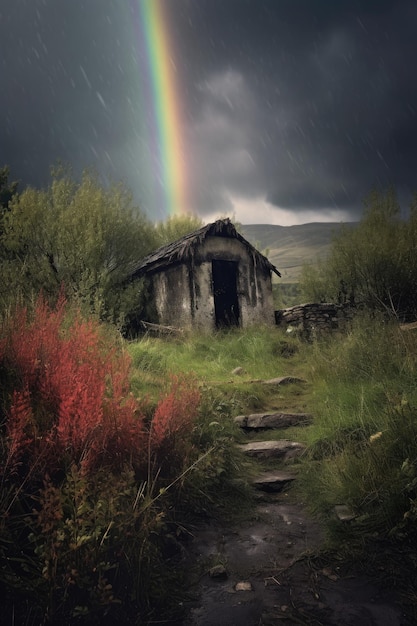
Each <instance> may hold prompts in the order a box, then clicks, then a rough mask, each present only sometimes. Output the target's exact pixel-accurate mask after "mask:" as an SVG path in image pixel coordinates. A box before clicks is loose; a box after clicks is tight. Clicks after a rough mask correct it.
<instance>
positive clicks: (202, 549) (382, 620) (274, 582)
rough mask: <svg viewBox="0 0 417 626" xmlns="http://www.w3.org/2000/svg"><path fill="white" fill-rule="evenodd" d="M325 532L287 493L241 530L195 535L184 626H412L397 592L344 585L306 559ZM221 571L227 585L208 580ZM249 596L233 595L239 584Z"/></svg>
mask: <svg viewBox="0 0 417 626" xmlns="http://www.w3.org/2000/svg"><path fill="white" fill-rule="evenodd" d="M322 541H323V533H322V530H321V528H320V525H319V524H318V523H317V522H316V521H314V520H312V519H311V518H310V517H309V516H308V514H307V512H306V511H305V509H304V507H303V506H302V505H300V504H296V503H294V502H292V501H291V498H290V497H289V496H288V494H286V493H282V494H280V495H279V496H276V499H275V500H274V501H271V502H264V503H259V504H258V505H257V506H256V510H255V514H254V516H253V519H252V520H251V521H247V522H244V523H242V524H241V525H240V526H239V527H238V528H237V527H233V528H228V527H224V526H222V527H221V526H218V527H216V526H211V527H209V528H206V529H202V530H200V531H198V532H197V533H196V535H195V538H194V540H193V542H192V545H191V547H190V555H189V557H190V562H194V563H195V562H197V563H199V564H200V565H201V567H202V572H203V573H202V575H201V578H200V579H199V582H198V585H197V589H195V592H196V597H197V600H196V602H195V603H194V604H193V605H192V606H190V610H189V616H188V618H187V620H186V621H185V622H184V625H185V626H282V625H285V624H305V625H306V626H310V625H311V626H320V625H321V626H409V625H411V623H412V622H407V620H406V618H405V616H404V615H403V613H402V610H401V607H400V606H399V605H398V603H397V602H396V598H395V595H394V594H393V593H392V594H390V593H388V594H387V593H386V592H381V590H380V589H378V588H377V587H376V586H375V585H374V584H372V582H371V581H370V580H368V579H367V578H366V577H365V576H357V577H349V578H343V577H342V576H341V575H340V572H339V573H337V572H333V571H330V570H326V569H323V570H320V569H317V567H314V565H313V564H312V562H311V561H310V560H309V558H308V557H309V555H312V554H313V553H314V551H315V550H317V548H318V547H319V546H320V545H321V544H322ZM218 564H222V565H224V566H225V567H226V570H227V579H226V580H219V579H216V578H211V577H210V575H209V569H210V567H212V566H213V565H218ZM243 581H245V582H250V583H251V586H252V590H251V591H235V585H236V584H237V583H239V582H243Z"/></svg>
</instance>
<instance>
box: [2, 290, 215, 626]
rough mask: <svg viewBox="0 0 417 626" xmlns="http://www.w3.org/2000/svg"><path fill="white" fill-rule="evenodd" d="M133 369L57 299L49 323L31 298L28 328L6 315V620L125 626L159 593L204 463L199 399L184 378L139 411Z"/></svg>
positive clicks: (18, 313)
mask: <svg viewBox="0 0 417 626" xmlns="http://www.w3.org/2000/svg"><path fill="white" fill-rule="evenodd" d="M130 365H131V364H130V357H129V355H128V354H127V352H125V351H123V350H122V348H121V345H120V343H119V344H118V343H117V341H116V339H115V335H113V334H112V333H110V334H109V331H108V330H107V332H106V333H104V332H103V329H102V327H101V326H100V325H99V324H98V323H97V322H96V321H92V320H86V319H84V318H83V317H82V316H81V315H80V314H79V313H78V312H77V311H74V310H73V309H71V310H68V309H67V306H66V303H65V301H64V299H63V298H60V300H59V302H58V305H57V306H56V307H55V308H54V309H51V308H50V307H49V306H48V305H47V304H46V303H45V301H44V300H43V299H42V298H39V299H38V301H37V303H36V306H35V308H34V311H33V313H32V314H30V313H29V311H28V310H27V309H26V308H17V309H16V310H15V311H14V312H13V314H10V315H8V316H7V317H6V318H5V319H4V321H3V323H2V325H1V329H0V371H1V375H2V380H3V385H2V397H1V405H0V410H1V416H2V420H1V421H2V425H1V426H2V432H1V449H0V452H1V455H2V465H1V470H0V471H1V475H0V481H1V497H0V515H1V517H0V556H1V561H2V567H1V569H0V584H1V588H2V594H3V596H4V597H5V599H6V605H7V610H10V614H9V615H10V616H11V615H12V613H14V614H15V615H17V616H18V618H19V619H20V618H22V619H23V613H22V615H20V611H21V610H22V611H23V610H24V611H25V615H26V619H28V621H30V619H29V618H28V617H27V616H28V615H29V613H32V615H33V618H32V621H33V623H41V622H42V620H43V619H44V620H45V622H53V623H55V622H56V623H60V624H62V623H73V621H72V620H75V619H78V618H79V619H83V618H86V619H88V620H92V619H93V616H94V615H95V616H97V619H99V620H101V622H102V620H103V619H104V618H105V616H106V615H109V616H112V618H111V619H113V618H114V615H115V614H116V615H118V616H119V619H121V617H120V616H121V615H122V616H123V620H125V621H124V623H128V622H129V619H130V617H129V611H133V613H134V614H135V615H136V614H138V613H140V611H143V610H144V609H146V606H147V601H148V599H149V598H150V597H155V594H157V593H160V591H159V592H158V591H157V589H158V587H159V586H160V585H159V583H160V581H159V579H158V577H160V575H161V574H160V572H161V571H163V568H162V567H161V558H162V554H163V549H164V548H163V546H164V541H163V538H164V535H165V534H168V532H167V525H169V524H170V523H172V520H171V522H170V521H169V517H167V510H168V506H171V503H172V501H173V498H174V500H175V493H174V492H175V489H180V488H182V487H183V484H184V480H185V477H186V475H187V473H189V471H190V469H189V468H190V467H191V466H195V467H196V466H198V462H199V457H200V456H203V458H204V453H205V450H201V448H199V447H198V446H197V445H195V443H194V441H193V437H194V433H193V431H194V429H195V427H196V424H197V422H198V410H199V404H200V392H199V390H198V387H197V384H196V381H195V380H194V379H192V378H189V377H187V376H185V375H184V376H182V377H176V378H173V379H172V380H171V382H170V383H169V384H167V386H166V391H165V393H164V395H163V397H162V398H161V399H160V400H159V401H157V402H156V403H155V404H153V405H151V404H150V403H149V402H148V401H146V400H138V399H137V398H135V397H134V396H133V395H132V394H131V393H130ZM187 463H189V466H188V467H187V465H186V464H187ZM180 478H181V479H182V480H179V479H180ZM165 500H166V502H165ZM164 502H165V504H164ZM20 597H21V598H22V601H21V602H19V598H20ZM29 607H30V608H29ZM115 612H116V613H115ZM40 616H42V619H41V618H40ZM43 616H45V618H44V617H43ZM10 619H11V617H10ZM109 619H110V617H109ZM114 619H116V618H114ZM89 623H90V622H89Z"/></svg>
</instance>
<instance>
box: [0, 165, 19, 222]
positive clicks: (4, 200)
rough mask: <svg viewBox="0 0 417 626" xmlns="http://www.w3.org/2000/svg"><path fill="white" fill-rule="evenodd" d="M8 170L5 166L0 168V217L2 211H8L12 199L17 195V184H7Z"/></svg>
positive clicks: (15, 182)
mask: <svg viewBox="0 0 417 626" xmlns="http://www.w3.org/2000/svg"><path fill="white" fill-rule="evenodd" d="M9 176H10V168H9V167H8V166H7V165H4V166H3V167H0V208H1V209H2V211H1V213H0V215H1V216H2V215H3V210H4V209H6V210H7V209H8V207H9V203H10V202H11V200H12V199H13V197H14V196H15V195H16V194H17V186H18V182H17V181H14V182H12V183H11V182H9Z"/></svg>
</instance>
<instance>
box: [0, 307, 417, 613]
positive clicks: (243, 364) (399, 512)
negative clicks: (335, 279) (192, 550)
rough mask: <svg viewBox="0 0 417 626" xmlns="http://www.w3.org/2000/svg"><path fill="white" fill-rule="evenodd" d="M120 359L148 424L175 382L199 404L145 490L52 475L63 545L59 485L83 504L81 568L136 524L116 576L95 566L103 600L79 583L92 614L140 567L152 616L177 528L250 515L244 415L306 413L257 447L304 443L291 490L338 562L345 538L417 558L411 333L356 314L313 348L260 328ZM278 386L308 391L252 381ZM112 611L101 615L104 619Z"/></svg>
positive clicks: (139, 346)
mask: <svg viewBox="0 0 417 626" xmlns="http://www.w3.org/2000/svg"><path fill="white" fill-rule="evenodd" d="M127 350H128V351H129V353H130V355H131V357H132V360H133V377H132V381H131V390H132V392H133V394H134V396H137V397H138V398H141V399H143V398H145V397H146V398H148V402H147V406H148V411H149V419H151V418H152V415H154V410H155V407H156V405H157V404H158V402H159V401H160V399H161V394H163V393H164V390H165V389H166V385H167V381H168V380H169V379H170V376H171V375H172V374H176V375H185V376H187V375H192V377H193V378H194V379H196V380H197V383H198V388H199V393H200V394H201V403H200V405H199V410H198V415H196V416H195V420H194V421H193V424H192V429H191V431H190V432H189V433H188V435H187V438H186V441H185V439H184V441H183V439H182V438H177V441H176V444H175V445H176V446H178V448H175V449H174V453H175V454H174V456H172V462H171V461H169V458H168V457H169V455H170V454H171V452H170V450H167V451H166V452H167V455H168V456H167V457H166V459H168V461H167V462H166V463H165V465H164V467H163V468H162V465H161V467H159V468H158V467H149V469H148V480H146V477H145V478H144V477H141V483H140V485H139V488H138V485H137V476H136V475H135V473H134V472H133V471H130V473H129V472H128V473H123V475H122V476H121V477H120V481H122V482H123V484H124V486H123V487H122V485H121V483H120V484H119V483H117V481H116V482H115V479H112V480H111V481H110V482H109V484H108V483H107V480H108V476H107V473H104V474H100V473H98V474H97V475H96V476H94V477H92V478H91V481H90V483H88V484H85V482H84V478H83V477H82V476H78V475H76V474H74V476H72V475H71V476H72V478H71V476H70V475H69V474H68V476H67V477H66V479H65V480H64V479H63V477H61V478H60V476H61V475H59V476H58V478H56V479H55V483H54V484H51V485H50V486H49V491H48V490H46V491H45V490H43V491H42V492H41V495H42V494H43V495H42V497H43V498H44V500H45V503H46V504H48V507H49V510H50V515H51V516H52V518H51V519H53V520H54V521H53V524H54V526H53V527H54V528H55V527H56V528H55V531H54V532H56V533H57V536H58V535H59V536H60V537H61V535H62V536H64V534H62V533H63V530H62V528H61V526H65V525H66V524H67V520H66V518H65V517H60V516H57V515H56V511H55V508H56V507H58V505H59V506H61V505H60V504H59V502H58V501H57V502H55V499H54V498H55V495H57V493H58V490H61V492H62V494H61V495H62V498H64V499H63V502H64V503H67V504H65V506H68V507H69V506H72V505H73V500H74V497H73V495H72V492H71V493H70V491H69V486H68V485H70V484H71V485H72V484H74V489H75V491H76V494H78V495H77V498H80V499H81V500H82V501H83V506H84V509H83V510H84V514H83V516H82V519H81V518H80V519H78V518H77V516H75V518H74V519H77V523H79V524H81V522H82V523H83V524H84V525H85V533H84V534H83V536H84V535H85V538H84V539H83V541H85V543H84V544H83V550H85V551H86V554H87V556H88V559H87V560H88V562H90V553H89V552H88V550H90V551H91V554H95V553H96V552H97V553H98V552H99V551H100V550H101V549H102V548H103V550H104V549H105V548H106V546H105V541H104V539H103V538H104V537H105V538H106V541H107V540H108V536H109V532H110V529H111V533H112V535H114V538H115V539H114V541H115V546H116V547H117V549H118V550H119V543H120V545H121V546H124V543H123V542H124V540H125V536H126V534H127V532H128V533H130V532H133V530H132V529H133V527H134V532H133V535H132V536H135V537H136V540H135V542H134V545H133V548H134V549H133V548H132V546H130V548H129V549H130V557H129V558H130V561H129V562H128V563H127V564H126V566H125V567H126V571H124V570H123V568H122V566H121V565H120V564H119V562H118V560H117V558H116V557H115V554H116V553H114V554H113V553H112V555H113V557H114V559H115V560H114V562H113V561H109V563H107V561H105V560H103V563H104V564H105V566H106V568H107V567H108V568H109V570H108V571H109V572H110V573H107V570H104V571H103V578H102V580H103V585H104V587H103V589H102V590H101V591H100V590H99V589H98V587H97V584H96V582H95V579H94V580H93V578H91V575H90V574H89V575H90V578H91V580H92V581H93V582H94V584H95V585H96V587H94V585H93V582H91V581H90V579H89V580H88V581H87V582H88V584H89V585H90V582H91V585H93V588H94V590H95V591H94V593H98V591H100V593H101V592H102V593H103V594H104V595H102V596H100V597H99V602H98V604H97V607H96V608H97V611H98V612H99V614H102V613H103V606H104V608H105V609H106V610H107V608H106V607H107V605H106V604H105V603H106V602H110V600H109V599H108V598H107V595H106V593H107V591H108V589H107V588H108V583H107V585H106V584H105V582H106V580H111V581H112V583H113V584H114V586H115V587H114V588H115V589H116V585H117V583H118V578H117V576H116V573H118V574H117V575H118V576H119V578H120V581H121V580H122V578H123V580H124V577H126V579H129V576H130V570H129V568H130V567H131V566H132V564H133V563H134V559H136V560H137V561H138V563H140V564H141V565H140V568H139V569H140V572H139V570H138V572H139V573H137V575H136V578H137V580H136V583H135V585H136V594H137V597H145V596H146V598H147V603H148V604H149V606H153V605H155V603H157V604H161V606H162V605H163V603H164V598H163V597H162V596H163V595H164V594H165V595H167V596H168V595H169V594H170V589H171V588H172V585H173V583H172V582H170V581H169V576H168V579H167V580H165V577H164V575H163V571H164V568H163V566H162V563H163V561H164V559H165V557H167V558H168V560H169V559H173V562H174V561H175V558H176V555H177V554H178V542H179V540H180V539H181V537H182V536H183V535H184V534H187V532H189V531H188V530H187V529H189V528H192V527H193V524H196V523H198V522H199V521H200V522H201V520H208V519H209V518H210V517H213V516H221V517H222V518H224V517H226V518H227V517H228V516H229V517H230V518H233V515H235V514H236V512H237V514H238V515H240V516H242V515H244V514H246V510H247V512H248V515H250V514H251V510H250V507H251V503H252V499H251V490H250V488H249V481H250V478H251V477H252V476H253V475H254V473H255V471H256V472H258V471H259V470H260V469H262V467H259V462H258V461H254V460H248V459H247V458H244V457H243V454H242V453H241V451H240V450H239V448H238V446H237V445H235V444H237V443H242V442H244V441H247V440H248V439H250V438H251V437H252V436H251V435H248V434H247V433H244V432H243V431H242V430H241V429H239V428H238V427H237V426H236V425H235V423H234V420H233V418H234V417H235V416H237V415H239V414H242V413H245V414H247V413H255V412H271V411H282V412H286V411H287V412H307V413H311V414H312V415H313V422H312V423H311V424H310V425H308V426H304V427H302V428H301V427H293V428H288V429H287V430H285V431H266V432H262V433H256V434H255V435H254V436H255V437H256V438H257V439H281V438H287V439H292V440H296V441H300V442H301V443H304V444H306V446H307V452H306V454H305V455H304V456H302V457H301V459H298V460H297V461H296V463H297V469H298V480H297V481H296V486H295V488H294V491H293V493H294V495H295V496H297V497H300V498H302V500H303V501H304V502H306V503H308V504H309V506H310V508H311V510H312V511H314V513H315V514H316V515H317V516H319V517H320V518H321V519H323V520H324V521H325V523H327V524H328V527H329V531H330V534H331V536H332V537H333V538H334V539H335V540H336V541H337V542H339V543H338V549H339V548H340V552H343V550H342V548H341V546H342V544H343V542H344V543H345V544H346V545H348V544H349V545H351V542H352V541H353V540H354V541H356V542H357V544H358V545H360V546H362V548H363V546H364V545H366V542H368V541H370V540H372V541H375V538H376V537H378V538H384V540H389V541H392V540H393V539H395V540H396V541H402V542H407V545H408V546H411V548H410V552H413V551H414V552H415V553H417V550H415V548H414V547H413V546H414V541H415V539H416V538H417V537H416V533H415V526H416V521H417V388H416V385H415V374H416V369H417V333H414V332H413V331H410V332H408V333H404V332H403V331H401V330H400V328H399V326H398V325H397V324H395V323H387V322H386V320H384V319H383V318H375V317H373V318H369V317H368V318H367V317H366V316H363V317H360V316H358V317H357V319H356V320H355V321H354V322H353V324H352V326H351V327H350V329H348V331H347V332H346V333H344V334H333V335H327V336H323V337H319V338H318V339H316V340H315V341H314V342H313V343H306V342H303V341H302V340H301V339H300V338H298V337H296V336H293V335H291V336H287V335H286V334H285V333H284V332H283V331H282V329H279V328H257V329H251V330H245V331H242V330H238V329H236V330H233V331H228V332H219V333H217V334H215V335H214V336H199V335H197V334H192V333H190V334H186V335H185V336H183V337H181V338H164V339H161V338H155V337H151V336H149V335H145V336H143V337H142V338H140V339H138V340H137V341H134V342H130V343H129V344H127ZM236 368H240V369H239V370H238V371H236ZM287 375H288V376H294V377H297V378H301V379H304V380H305V381H306V382H300V383H296V384H291V385H287V386H286V385H284V386H278V387H277V386H273V385H266V384H264V383H263V382H262V381H265V380H268V379H272V378H276V377H279V376H287ZM173 441H174V440H173ZM273 465H274V462H273V461H267V462H265V463H264V464H263V466H264V468H270V467H272V466H273ZM161 468H162V469H161ZM71 471H73V470H72V469H71ZM74 471H75V470H74ZM126 477H127V478H126ZM58 479H59V480H58ZM70 479H71V480H70ZM149 479H151V481H149ZM118 480H119V479H118ZM71 481H72V482H71ZM100 481H101V482H100ZM116 483H117V484H116ZM142 487H143V489H142ZM74 489H73V490H74ZM100 489H101V492H102V495H100V493H101V492H100ZM99 492H100V493H99ZM138 494H141V496H140V499H139V500H138ZM3 496H4V498H6V496H7V494H6V492H4V493H3ZM87 496H88V497H87ZM28 497H29V498H31V497H32V496H31V495H30V494H29V496H28ZM65 498H66V500H65ZM118 499H120V502H121V504H120V505H117V507H116V508H117V509H118V512H117V514H115V516H113V517H112V515H113V514H112V513H111V511H110V512H107V509H106V508H105V507H104V504H103V503H107V504H108V506H109V507H110V504H111V502H113V501H114V502H119V500H118ZM84 500H85V502H84ZM122 500H123V502H122ZM132 500H133V501H134V502H135V506H133V511H136V512H135V515H136V517H135V518H133V517H132V513H131V512H132ZM137 501H138V502H139V505H140V506H139V505H138V508H136V502H137ZM6 504H7V502H6ZM6 504H5V506H4V507H3V508H5V507H6ZM107 504H106V506H107ZM336 504H348V505H349V506H351V507H352V508H353V510H354V511H355V512H356V515H357V517H356V519H355V520H354V521H353V522H351V523H350V524H349V525H344V526H342V525H341V524H340V523H335V521H334V514H333V508H334V506H335V505H336ZM145 505H146V506H145ZM244 505H246V506H247V507H248V508H247V509H245V506H244ZM112 506H113V505H112ZM54 507H55V508H54ZM103 507H104V508H103ZM6 508H7V507H6ZM44 508H45V507H44ZM58 508H59V507H58ZM40 510H41V511H43V509H42V508H40ZM97 520H98V521H99V522H100V525H99V526H100V529H101V530H100V534H99V536H98V538H97V540H95V539H94V537H92V535H91V533H90V526H91V527H92V528H93V527H94V528H97V527H98V526H97ZM25 523H26V522H25ZM51 523H52V522H51ZM31 524H32V527H33V528H32V529H33V535H34V537H36V541H38V543H39V545H38V546H37V550H38V551H39V550H43V551H44V552H45V554H46V552H47V550H49V549H52V548H54V546H53V545H52V544H51V546H49V544H48V543H45V541H44V538H43V535H42V534H40V533H39V528H38V526H39V524H38V522H36V519H32V521H31ZM112 524H113V525H112ZM135 525H136V526H135ZM68 528H69V527H68ZM80 528H81V526H80ZM65 529H66V526H65ZM12 530H13V529H12ZM67 530H68V529H67ZM67 530H66V531H65V532H67ZM116 531H117V532H116ZM119 531H120V532H119ZM126 531H127V532H126ZM26 532H28V531H26ZM68 532H69V530H68ZM67 534H68V533H67ZM65 536H66V535H65ZM45 537H46V535H45ZM68 537H69V539H68V541H69V545H70V546H72V543H71V541H70V539H71V537H70V535H68ZM3 540H4V545H3V544H1V537H0V548H1V549H4V551H6V550H8V549H9V547H8V546H9V543H7V536H6V535H5V536H4V538H3ZM94 541H95V543H94ZM112 541H113V540H112ZM6 543H7V545H6ZM128 543H131V542H128ZM19 549H20V548H19ZM72 549H73V548H71V550H72ZM77 550H78V548H77ZM28 554H29V553H28ZM78 554H79V553H78V552H77V555H78ZM167 555H168V556H167ZM113 557H112V558H113ZM77 558H78V557H77ZM91 558H92V557H91ZM106 558H107V557H106ZM133 569H134V570H135V571H136V569H135V568H133ZM165 569H166V570H167V568H165ZM168 569H169V568H168ZM88 571H89V570H88ZM93 571H95V570H93ZM143 572H145V573H144V574H143ZM167 572H168V570H167ZM100 580H101V579H100ZM99 582H100V581H99ZM148 583H149V584H148ZM22 584H23V583H22ZM44 584H45V583H44ZM86 584H87V583H86ZM120 584H121V583H120ZM141 585H144V587H143V589H142V588H141ZM119 587H120V585H119ZM100 589H101V588H100ZM126 589H127V587H126ZM161 590H162V592H161ZM164 590H165V591H164ZM126 593H127V591H126ZM129 593H130V592H129ZM174 595H176V594H174ZM95 597H96V596H94V598H95ZM165 599H166V598H165ZM118 607H119V605H117V606H116V607H113V605H112V606H110V605H109V610H110V608H111V610H112V611H113V610H114V611H115V610H118ZM155 616H156V614H155ZM165 616H166V615H164V616H163V617H165ZM156 617H157V616H156ZM156 617H155V618H156ZM29 623H30V620H29V621H28V624H29ZM33 623H34V621H33Z"/></svg>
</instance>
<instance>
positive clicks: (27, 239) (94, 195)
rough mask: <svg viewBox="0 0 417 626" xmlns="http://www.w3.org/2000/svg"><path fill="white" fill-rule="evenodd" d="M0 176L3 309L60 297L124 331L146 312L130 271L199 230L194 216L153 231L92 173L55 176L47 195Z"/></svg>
mask: <svg viewBox="0 0 417 626" xmlns="http://www.w3.org/2000/svg"><path fill="white" fill-rule="evenodd" d="M9 177H10V176H9V168H8V167H7V166H5V167H3V168H1V169H0V285H1V287H0V309H1V310H2V311H4V310H6V309H7V308H8V307H9V306H10V305H11V304H14V303H15V302H16V300H18V301H20V302H21V303H27V302H29V301H31V300H33V298H34V296H36V295H37V294H39V293H40V292H42V294H43V297H44V298H46V299H47V300H48V301H49V302H50V303H52V304H53V303H54V302H56V300H57V298H58V296H59V294H60V292H61V290H62V289H64V291H65V296H66V298H67V299H68V300H69V301H70V302H74V303H75V304H76V305H77V306H78V307H79V308H80V309H81V310H82V311H84V312H85V313H86V314H93V315H95V316H96V317H98V318H99V319H100V320H102V321H109V322H112V323H115V324H116V325H117V326H118V327H119V328H123V326H124V325H125V324H126V322H127V321H129V320H130V319H133V318H135V316H140V315H141V314H142V313H143V311H144V310H145V308H146V304H147V302H146V289H145V287H144V285H143V283H140V282H139V283H135V284H128V283H126V277H127V276H128V274H129V270H130V269H131V268H132V267H133V266H134V265H136V264H138V263H139V262H140V261H141V260H142V259H143V258H144V257H145V256H146V255H147V254H149V253H150V252H152V251H153V250H154V249H156V248H158V247H159V246H161V245H163V244H165V243H169V242H170V241H173V240H175V239H177V238H178V237H181V236H182V235H184V234H186V233H188V232H191V231H192V230H194V229H196V228H199V227H200V226H201V225H202V222H201V220H200V219H198V218H196V217H193V216H183V217H170V218H168V219H166V220H165V221H163V222H159V223H157V224H154V223H152V222H151V221H150V220H149V219H148V218H147V217H146V216H145V215H144V214H143V212H142V211H141V210H140V208H138V207H137V206H135V205H134V203H133V200H132V196H131V194H130V192H129V191H128V190H127V189H126V188H125V187H124V186H123V185H122V184H112V185H110V186H107V187H106V186H104V185H103V184H102V183H101V181H100V180H99V177H98V176H97V175H96V174H94V173H93V172H91V171H84V172H83V174H82V177H81V180H76V179H75V178H74V176H73V174H72V172H71V171H69V170H68V169H64V168H62V167H58V168H55V169H53V170H52V178H51V183H50V185H49V186H48V187H47V188H46V189H34V188H32V187H28V188H26V189H24V190H23V191H21V192H20V191H19V189H18V184H17V182H10V181H9Z"/></svg>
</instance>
